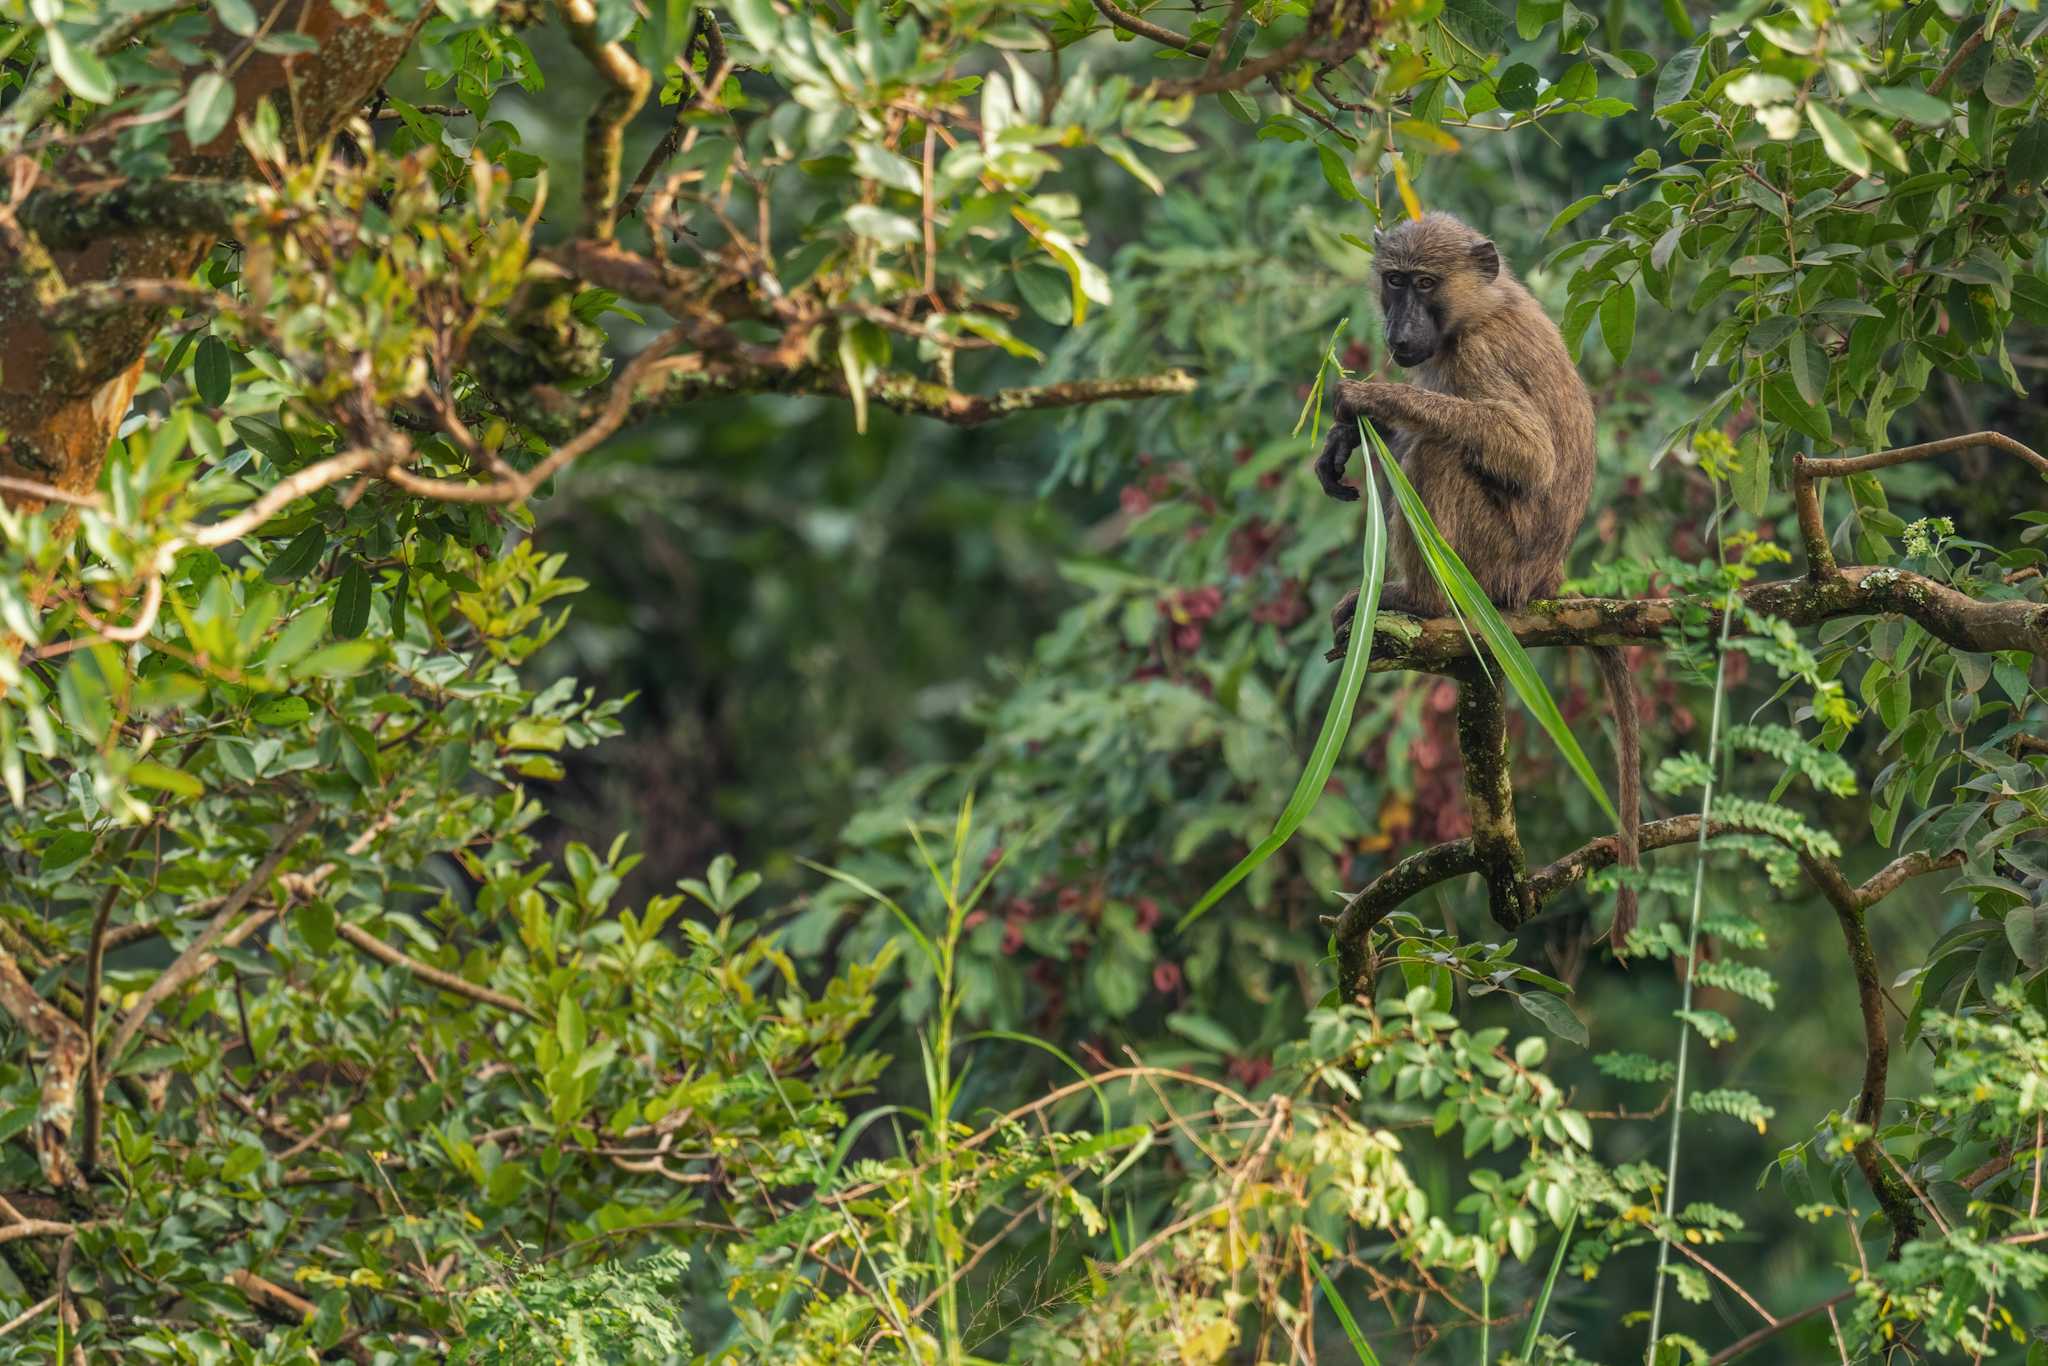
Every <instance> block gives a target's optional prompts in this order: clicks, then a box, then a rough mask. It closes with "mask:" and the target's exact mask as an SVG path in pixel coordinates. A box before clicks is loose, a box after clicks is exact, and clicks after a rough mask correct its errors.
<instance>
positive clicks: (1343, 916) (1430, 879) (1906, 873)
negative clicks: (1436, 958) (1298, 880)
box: [1332, 814, 1962, 997]
mask: <svg viewBox="0 0 2048 1366" xmlns="http://www.w3.org/2000/svg"><path fill="white" fill-rule="evenodd" d="M1722 835H1762V836H1764V837H1766V838H1769V839H1780V837H1779V836H1777V835H1775V834H1773V833H1772V832H1771V831H1769V830H1765V829H1763V828H1761V827H1759V826H1753V825H1747V824H1744V823H1742V822H1740V821H1729V820H1720V819H1715V820H1710V821H1708V823H1707V838H1708V839H1715V838H1718V837H1719V836H1722ZM1699 837H1700V818H1699V816H1698V815H1697V814H1694V815H1686V816H1669V817H1666V818H1665V819H1663V820H1659V821H1649V822H1647V823H1645V824H1644V825H1643V827H1642V829H1641V832H1640V843H1641V847H1642V852H1643V853H1645V854H1648V853H1652V852H1654V851H1656V850H1658V849H1669V848H1672V847H1673V846H1676V845H1690V844H1693V843H1695V842H1697V841H1698V839H1699ZM1780 843H1784V841H1783V840H1782V839H1780ZM1786 848H1788V849H1791V850H1792V851H1793V852H1794V853H1795V854H1798V855H1799V865H1800V867H1801V869H1802V870H1804V872H1805V873H1806V875H1807V877H1808V878H1809V879H1811V880H1812V881H1813V883H1814V885H1815V886H1816V887H1818V888H1819V889H1820V890H1821V892H1822V893H1823V894H1824V895H1834V894H1842V893H1846V894H1847V896H1848V898H1849V900H1850V903H1851V904H1853V905H1854V906H1855V907H1856V909H1857V911H1858V912H1859V913H1860V912H1862V911H1864V910H1868V909H1869V908H1870V907H1871V906H1873V905H1875V904H1876V903H1878V902H1879V901H1882V900H1883V899H1884V898H1886V897H1888V896H1890V895H1891V894H1892V893H1893V892H1895V891H1897V890H1898V889H1899V888H1900V886H1902V885H1903V884H1904V883H1905V882H1907V881H1908V880H1909V879H1911V878H1915V877H1919V876H1921V875H1923V874H1926V873H1934V872H1940V871H1941V870H1943V869H1946V868H1953V867H1955V866H1956V865H1957V864H1959V863H1960V862H1961V861H1962V856H1961V854H1960V853H1948V854H1943V855H1940V856H1938V857H1937V856H1930V855H1927V854H1924V853H1913V854H1907V855H1906V856H1905V857H1903V858H1899V859H1894V860H1893V861H1892V862H1891V863H1890V864H1888V865H1886V866H1885V867H1884V868H1882V869H1880V870H1879V871H1878V872H1877V873H1876V874H1875V875H1873V876H1872V877H1871V878H1870V879H1869V880H1868V881H1866V882H1864V883H1863V884H1862V885H1861V886H1852V885H1851V884H1850V883H1849V882H1848V880H1847V879H1845V878H1844V877H1843V876H1842V872H1841V869H1840V868H1838V867H1836V866H1835V864H1833V863H1832V862H1830V861H1828V860H1826V859H1821V858H1816V857H1814V856H1812V855H1810V854H1807V853H1805V852H1804V851H1802V850H1801V849H1799V847H1798V846H1797V845H1793V844H1789V843H1788V844H1786ZM1620 858H1621V844H1620V841H1618V840H1617V839H1616V838H1615V837H1614V836H1612V835H1602V836H1601V837H1600V838H1598V839H1595V840H1588V841H1587V842H1586V843H1584V844H1582V845H1580V846H1579V847H1578V848H1577V849H1574V850H1572V851H1571V852H1570V853H1568V854H1565V855H1563V856H1562V857H1560V858H1558V859H1555V860H1553V861H1552V862H1550V863H1546V864H1544V865H1543V866H1542V867H1540V868H1536V869H1533V870H1531V872H1530V873H1529V893H1530V896H1531V897H1532V898H1533V900H1534V903H1535V905H1536V907H1538V908H1540V907H1542V906H1543V905H1544V904H1545V903H1546V902H1548V901H1550V900H1551V899H1553V898H1554V897H1556V896H1558V895H1559V894H1560V893H1562V892H1567V891H1570V890H1571V889H1572V888H1574V887H1576V886H1578V885H1579V884H1580V883H1582V882H1584V881H1585V880H1586V878H1587V876H1588V875H1589V874H1592V873H1596V872H1598V871H1600V870H1601V869H1603V868H1612V867H1613V866H1614V865H1615V864H1616V863H1617V862H1619V861H1620ZM1481 866H1482V865H1481V859H1480V856H1479V853H1478V851H1477V849H1476V848H1475V847H1474V845H1473V842H1472V841H1471V840H1469V839H1460V840H1448V841H1446V842H1444V843H1442V844H1435V845H1431V846H1430V847H1429V848H1427V849H1424V850H1422V851H1421V852H1419V853H1414V854H1410V855H1409V856H1408V857H1406V858H1404V859H1402V860H1401V861H1400V862H1399V863H1397V864H1395V865H1394V866H1393V867H1391V868H1389V869H1387V870H1386V871H1385V872H1383V873H1381V874H1380V875H1379V876H1378V877H1376V878H1374V879H1373V880H1372V881H1371V882H1369V883H1367V884H1366V885H1365V886H1364V887H1363V888H1362V889H1360V890H1359V891H1357V892H1354V893H1353V894H1352V896H1351V899H1350V900H1348V901H1346V902H1345V903H1344V909H1343V910H1342V911H1341V912H1339V913H1338V915H1337V916H1336V918H1335V923H1334V925H1333V928H1332V937H1333V938H1334V939H1335V941H1336V946H1337V958H1338V964H1339V966H1340V968H1341V969H1342V970H1343V971H1344V974H1345V975H1344V977H1343V979H1342V980H1343V990H1344V993H1345V995H1346V996H1347V997H1348V996H1350V995H1353V994H1355V990H1356V984H1357V983H1359V982H1362V980H1363V979H1362V978H1361V977H1358V976H1357V975H1356V974H1357V973H1362V972H1364V971H1365V969H1366V967H1367V964H1368V961H1369V950H1368V946H1367V941H1368V940H1369V939H1370V938H1371V935H1372V931H1373V929H1374V928H1375V927H1376V926H1378V924H1379V923H1380V922H1381V921H1382V920H1385V919H1386V918H1387V916H1388V915H1390V914H1392V912H1393V911H1394V910H1395V909H1396V908H1397V907H1398V906H1400V905H1401V903H1402V902H1404V901H1407V900H1408V899H1409V898H1411V897H1413V896H1415V895H1416V894H1417V893H1418V892H1422V891H1426V890H1427V889H1429V888H1431V887H1434V886H1435V885H1436V884H1438V883H1439V882H1447V881H1449V880H1450V879H1452V878H1454V877H1457V876H1459V875H1461V874H1464V873H1476V872H1478V871H1480V869H1481ZM1830 889H1833V891H1832V893H1831V890H1830Z"/></svg>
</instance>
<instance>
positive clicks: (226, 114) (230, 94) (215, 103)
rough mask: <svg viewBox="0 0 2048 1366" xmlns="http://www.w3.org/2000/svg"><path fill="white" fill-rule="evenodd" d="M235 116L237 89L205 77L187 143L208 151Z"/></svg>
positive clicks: (213, 74)
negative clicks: (210, 144)
mask: <svg viewBox="0 0 2048 1366" xmlns="http://www.w3.org/2000/svg"><path fill="white" fill-rule="evenodd" d="M234 114H235V88H234V86H232V85H230V84H229V83H228V80H227V78H226V77H225V76H223V75H221V74H220V73H219V72H218V71H208V72H206V73H204V74H203V75H201V76H199V77H198V79H196V80H194V81H193V82H192V86H191V88H190V89H188V90H187V91H186V92H185V138H186V140H187V141H189V142H190V143H191V144H192V145H193V146H194V147H204V146H205V145H206V144H207V143H209V142H212V141H213V140H214V139H215V138H217V137H219V136H220V132H221V129H223V128H225V127H227V126H228V120H229V119H231V118H233V117H234ZM208 340H211V338H209V339H208ZM216 401H217V400H216Z"/></svg>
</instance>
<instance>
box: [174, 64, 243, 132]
mask: <svg viewBox="0 0 2048 1366" xmlns="http://www.w3.org/2000/svg"><path fill="white" fill-rule="evenodd" d="M234 115H235V88H234V86H232V85H230V84H228V80H227V78H226V77H225V76H223V75H221V74H220V73H219V72H218V71H208V72H206V73H204V74H203V75H201V76H199V77H198V78H197V79H196V80H194V81H193V82H192V86H191V88H190V89H189V90H187V91H186V92H185V140H186V141H188V142H190V143H191V144H192V145H193V146H194V147H204V146H205V145H206V144H207V143H209V142H212V141H213V140H214V139H215V138H217V137H219V136H220V130H221V129H223V128H225V127H227V126H228V120H229V119H231V118H233V117H234Z"/></svg>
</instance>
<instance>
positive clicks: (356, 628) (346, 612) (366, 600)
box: [327, 560, 370, 640]
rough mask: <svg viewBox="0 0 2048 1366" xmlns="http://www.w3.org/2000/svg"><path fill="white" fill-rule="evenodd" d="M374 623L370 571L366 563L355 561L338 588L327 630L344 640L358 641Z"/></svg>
mask: <svg viewBox="0 0 2048 1366" xmlns="http://www.w3.org/2000/svg"><path fill="white" fill-rule="evenodd" d="M369 624H370V572H369V571H368V570H367V569H364V568H363V565H362V561H360V560H351V561H349V566H348V568H347V569H344V570H343V571H342V572H341V581H340V582H339V583H337V584H336V585H335V586H334V602H333V605H332V606H331V607H330V608H329V609H328V613H327V627H328V629H329V630H331V631H333V632H334V634H335V635H336V636H337V637H339V638H340V639H342V640H354V639H355V638H356V637H357V636H359V635H361V634H362V633H363V628H364V627H366V626H368V625H369Z"/></svg>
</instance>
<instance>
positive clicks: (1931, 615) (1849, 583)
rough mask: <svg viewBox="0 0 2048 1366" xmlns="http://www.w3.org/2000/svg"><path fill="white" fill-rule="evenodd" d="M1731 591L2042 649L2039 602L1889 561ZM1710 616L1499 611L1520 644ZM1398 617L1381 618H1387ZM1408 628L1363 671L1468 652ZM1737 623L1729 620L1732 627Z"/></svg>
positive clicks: (1679, 605)
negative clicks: (1952, 582) (1974, 588)
mask: <svg viewBox="0 0 2048 1366" xmlns="http://www.w3.org/2000/svg"><path fill="white" fill-rule="evenodd" d="M1740 597H1741V599H1742V602H1743V604H1744V605H1745V606H1747V607H1749V608H1750V609H1752V610H1754V611H1756V612H1760V613H1763V614H1764V615H1767V616H1773V617H1778V618H1781V619H1783V620H1785V621H1787V622H1790V623H1791V624H1792V625H1794V626H1812V625H1815V624H1817V623H1819V622H1823V621H1828V620H1831V619H1833V618H1836V617H1854V616H1903V617H1908V618H1910V619H1912V620H1913V621H1915V622H1918V623H1919V624H1920V625H1921V626H1922V627H1923V628H1925V630H1926V631H1927V633H1928V634H1929V635H1931V636H1933V637H1935V638H1936V639H1937V640H1940V641H1942V642H1943V643H1944V644H1947V645H1949V646H1952V647H1953V648H1955V649H1958V650H1967V651H1970V652H1972V653H1980V654H1982V653H1989V652H1991V651H1994V650H2026V651H2030V652H2033V653H2048V605H2044V604H2042V603H2038V602H2029V601H2025V600H2022V599H2016V598H2014V599H1998V600H1993V599H1984V598H1972V597H1967V596H1965V595H1964V594H1962V593H1959V592H1957V591H1956V590H1955V589H1953V588H1950V587H1948V586H1947V585H1945V584H1940V583H1936V582H1935V581H1934V580H1933V579H1930V578H1927V577H1926V576H1925V575H1922V574H1915V573H1912V572H1911V571H1909V570H1904V569H1894V568H1891V567H1890V566H1870V565H1858V566H1855V567H1853V568H1849V569H1844V570H1842V571H1841V572H1840V574H1839V575H1837V576H1834V577H1830V578H1826V579H1823V580H1820V581H1818V582H1816V581H1814V580H1810V579H1773V580H1770V581H1769V582H1765V583H1753V584H1751V585H1749V586H1748V587H1747V588H1745V589H1743V590H1742V592H1741V594H1740ZM1720 617H1721V610H1720V601H1719V599H1716V598H1705V597H1672V598H1559V599H1554V600H1546V601H1538V602H1533V603H1530V604H1529V606H1528V607H1526V608H1524V609H1523V610H1522V611H1520V612H1517V613H1514V614H1512V615H1510V616H1508V618H1507V623H1508V627H1509V629H1510V630H1512V631H1513V632H1514V633H1515V638H1516V639H1517V640H1519V641H1521V642H1522V643H1523V644H1524V645H1624V644H1631V643H1637V642H1645V641H1656V640H1658V639H1660V638H1661V637H1662V636H1663V634H1664V633H1665V632H1666V631H1669V630H1672V629H1674V628H1676V627H1678V626H1681V625H1684V624H1696V625H1698V626H1700V627H1703V628H1704V629H1706V630H1708V631H1710V632H1711V631H1712V630H1714V629H1716V628H1718V626H1719V625H1720ZM1400 620H1402V619H1400V618H1389V617H1386V616H1382V617H1381V621H1382V622H1383V623H1387V624H1389V625H1391V624H1392V623H1394V622H1397V621H1400ZM1416 627H1417V629H1416V631H1415V633H1414V634H1413V635H1397V634H1396V633H1395V632H1394V631H1392V630H1388V629H1382V630H1380V631H1379V632H1377V633H1376V634H1375V636H1374V638H1373V642H1372V668H1373V669H1374V670H1375V671H1377V672H1389V671H1392V670H1397V669H1414V670H1419V671H1421V672H1425V673H1445V672H1448V671H1449V668H1450V666H1451V665H1454V664H1457V663H1458V662H1460V661H1462V660H1465V659H1469V658H1470V657H1471V654H1472V647H1471V642H1470V641H1469V640H1468V639H1467V637H1466V635H1465V632H1464V631H1463V630H1462V629H1460V627H1459V625H1458V623H1457V621H1456V620H1454V619H1453V618H1450V617H1434V618H1431V619H1429V620H1427V621H1422V622H1418V623H1416ZM1740 627H1741V623H1740V622H1737V623H1736V629H1737V630H1738V631H1739V630H1740ZM1349 638H1350V628H1349V627H1348V626H1347V627H1345V628H1344V629H1342V630H1340V631H1339V632H1338V634H1337V643H1336V646H1335V648H1334V649H1332V650H1331V651H1330V653H1329V656H1328V657H1329V658H1331V659H1342V658H1343V657H1344V648H1345V646H1346V644H1347V643H1348V641H1349Z"/></svg>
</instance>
